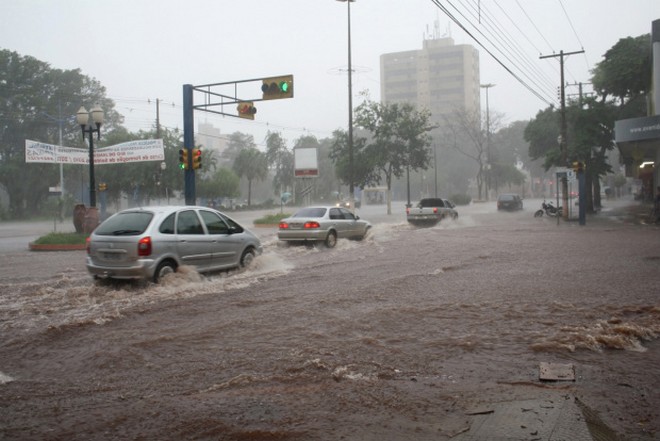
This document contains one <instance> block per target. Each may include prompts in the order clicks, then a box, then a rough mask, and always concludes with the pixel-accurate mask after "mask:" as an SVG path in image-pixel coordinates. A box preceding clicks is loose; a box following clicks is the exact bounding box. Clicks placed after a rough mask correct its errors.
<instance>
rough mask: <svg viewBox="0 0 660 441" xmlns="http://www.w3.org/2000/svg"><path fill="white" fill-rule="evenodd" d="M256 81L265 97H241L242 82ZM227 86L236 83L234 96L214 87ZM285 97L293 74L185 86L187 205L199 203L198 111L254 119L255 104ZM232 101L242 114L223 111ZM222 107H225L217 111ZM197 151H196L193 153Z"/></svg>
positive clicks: (290, 86) (290, 91)
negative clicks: (198, 98)
mask: <svg viewBox="0 0 660 441" xmlns="http://www.w3.org/2000/svg"><path fill="white" fill-rule="evenodd" d="M255 82H260V83H262V85H261V92H262V97H261V98H250V99H239V97H238V85H239V84H244V83H255ZM223 86H225V87H229V86H233V88H234V93H233V95H228V94H222V93H219V92H217V91H215V90H211V89H214V88H217V87H223ZM195 92H198V93H203V94H204V95H205V97H206V98H207V100H206V101H205V103H204V104H199V105H195V104H194V93H195ZM212 97H213V99H214V100H215V101H214V102H211V98H212ZM282 98H293V75H291V74H289V75H281V76H278V77H262V78H254V79H251V80H241V81H228V82H224V83H214V84H202V85H199V86H193V85H192V84H184V85H183V148H184V149H185V150H186V161H185V162H186V166H185V167H184V170H185V171H184V196H185V201H186V205H196V204H197V197H196V196H195V169H198V168H200V167H201V156H200V155H201V151H200V150H198V149H196V148H195V135H194V130H195V119H194V115H193V113H194V111H195V110H202V111H204V112H210V113H215V114H218V115H223V116H231V117H235V118H249V119H254V114H255V113H257V109H256V108H255V107H254V101H264V100H274V99H282ZM230 104H237V105H238V108H237V110H238V115H234V114H231V113H225V112H224V111H223V110H222V109H223V108H224V106H226V105H230ZM246 105H247V107H246ZM218 107H219V108H220V109H221V110H216V109H217V108H218ZM193 152H194V153H196V154H195V155H193ZM351 194H352V192H351Z"/></svg>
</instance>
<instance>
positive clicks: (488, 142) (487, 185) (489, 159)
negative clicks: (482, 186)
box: [481, 84, 495, 201]
mask: <svg viewBox="0 0 660 441" xmlns="http://www.w3.org/2000/svg"><path fill="white" fill-rule="evenodd" d="M494 86H495V85H494V84H482V85H481V88H482V89H486V161H487V166H486V170H487V172H486V173H487V174H486V200H487V201H488V200H490V168H491V158H490V109H489V106H488V89H490V88H491V87H494Z"/></svg>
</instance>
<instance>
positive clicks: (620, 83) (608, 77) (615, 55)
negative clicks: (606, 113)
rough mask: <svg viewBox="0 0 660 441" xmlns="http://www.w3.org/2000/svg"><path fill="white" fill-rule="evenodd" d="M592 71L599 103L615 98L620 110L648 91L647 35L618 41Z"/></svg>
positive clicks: (649, 39) (648, 43) (649, 72)
mask: <svg viewBox="0 0 660 441" xmlns="http://www.w3.org/2000/svg"><path fill="white" fill-rule="evenodd" d="M603 58H604V59H603V61H601V62H600V63H598V64H597V65H596V67H595V69H594V70H593V72H592V73H593V76H592V78H591V82H592V84H593V87H594V90H596V91H597V92H598V95H599V96H600V98H601V100H603V101H605V100H607V98H608V97H609V96H613V97H615V98H616V99H617V100H618V102H619V104H620V105H621V106H623V105H625V104H626V103H628V102H630V101H632V100H634V99H635V98H638V97H640V96H641V97H643V96H644V95H645V94H646V93H647V92H649V91H650V90H651V87H652V86H651V73H652V68H651V63H652V56H651V38H650V35H649V34H645V35H640V36H639V37H635V38H633V37H627V38H622V39H620V40H619V41H618V42H617V43H616V44H615V45H614V46H612V47H611V48H610V49H609V50H608V51H607V52H605V55H604V56H603Z"/></svg>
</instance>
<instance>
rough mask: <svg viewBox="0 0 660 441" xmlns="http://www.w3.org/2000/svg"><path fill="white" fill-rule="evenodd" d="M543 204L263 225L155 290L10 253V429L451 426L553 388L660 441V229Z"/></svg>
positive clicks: (3, 348) (397, 429)
mask: <svg viewBox="0 0 660 441" xmlns="http://www.w3.org/2000/svg"><path fill="white" fill-rule="evenodd" d="M537 205H538V204H536V202H530V203H529V204H527V201H526V206H525V210H524V211H522V212H515V213H498V212H497V211H496V210H495V206H494V203H487V204H481V205H472V206H470V207H458V211H459V218H458V220H457V221H443V222H442V223H441V224H439V225H437V226H435V227H432V228H414V227H411V226H409V225H408V224H407V223H406V222H405V217H404V216H403V215H402V209H401V207H399V206H395V207H394V208H393V210H394V211H396V214H394V215H392V216H387V215H385V214H384V210H385V208H384V206H377V207H373V206H367V207H364V208H363V209H361V210H360V211H358V214H359V215H360V216H361V217H364V218H366V219H367V220H369V221H371V222H372V223H373V225H374V226H373V228H372V232H371V233H370V235H369V236H368V237H367V238H366V239H365V240H364V241H362V242H353V241H346V240H340V241H339V242H338V244H337V247H336V248H335V249H331V250H328V249H325V248H323V247H306V246H286V245H283V244H280V243H278V241H277V238H276V230H275V229H274V228H252V230H253V231H254V232H255V233H256V234H258V235H259V236H260V238H261V240H262V243H263V244H264V254H263V255H262V256H260V257H258V258H257V259H256V260H255V265H254V266H253V267H251V268H249V269H247V270H244V271H233V272H230V273H221V274H214V275H210V276H200V275H198V274H197V273H196V272H194V271H192V270H190V269H186V268H184V269H183V271H180V272H179V273H177V274H174V275H172V277H170V278H169V279H167V280H165V281H164V282H163V283H162V284H161V285H153V284H145V285H140V284H117V285H112V286H96V285H95V284H94V283H93V281H92V279H91V277H90V276H89V275H88V274H87V272H86V270H85V267H84V259H85V253H84V251H69V252H57V253H36V252H29V251H11V252H6V253H2V254H0V268H1V269H0V276H1V277H0V337H1V339H0V439H3V440H26V439H34V440H108V439H118V440H119V439H122V440H123V439H134V440H154V439H161V440H183V439H203V440H206V439H208V440H339V439H347V440H413V439H414V440H449V439H451V438H452V437H454V436H455V435H457V434H459V433H461V432H463V431H465V428H466V427H468V428H469V425H470V423H471V416H470V415H469V414H468V413H466V411H467V410H468V409H474V408H478V407H479V406H484V405H488V404H489V403H494V402H502V401H511V400H518V399H527V398H534V397H538V396H540V395H543V394H545V393H548V392H556V391H561V392H562V393H565V394H566V396H575V397H577V398H578V399H579V400H580V402H582V403H584V405H585V406H587V407H588V408H589V409H591V410H593V411H594V412H595V413H596V414H597V415H598V416H599V417H600V419H601V420H602V421H603V423H604V424H606V425H607V426H608V427H609V428H611V429H612V430H613V431H614V432H616V433H618V434H619V435H622V439H625V440H656V439H660V342H659V340H658V336H660V297H659V293H660V229H659V228H658V227H657V226H641V225H637V224H633V223H629V222H627V220H626V219H625V217H617V216H607V215H606V213H604V214H602V215H600V216H599V218H598V219H596V220H592V219H591V218H589V219H588V224H587V225H586V226H585V227H580V226H578V225H577V222H568V223H563V222H562V223H561V224H560V225H558V224H557V222H556V220H554V219H548V218H542V219H535V218H533V216H532V213H533V212H534V210H536V209H537V208H538V207H537ZM249 216H250V214H247V213H242V214H241V215H240V216H237V217H236V219H237V220H239V221H241V222H243V223H244V224H246V225H249V224H248V222H247V221H246V220H247V219H248V217H249ZM541 362H551V363H562V364H572V365H573V366H574V367H575V373H576V381H574V382H573V381H566V382H554V383H546V382H540V381H539V363H541Z"/></svg>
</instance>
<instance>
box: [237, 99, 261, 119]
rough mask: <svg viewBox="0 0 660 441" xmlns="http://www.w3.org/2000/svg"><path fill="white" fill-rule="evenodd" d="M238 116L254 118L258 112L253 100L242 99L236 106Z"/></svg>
mask: <svg viewBox="0 0 660 441" xmlns="http://www.w3.org/2000/svg"><path fill="white" fill-rule="evenodd" d="M236 110H238V116H239V117H240V118H247V119H254V114H255V113H257V108H256V107H254V103H253V102H252V101H242V102H240V103H238V106H236Z"/></svg>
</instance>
